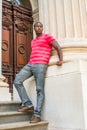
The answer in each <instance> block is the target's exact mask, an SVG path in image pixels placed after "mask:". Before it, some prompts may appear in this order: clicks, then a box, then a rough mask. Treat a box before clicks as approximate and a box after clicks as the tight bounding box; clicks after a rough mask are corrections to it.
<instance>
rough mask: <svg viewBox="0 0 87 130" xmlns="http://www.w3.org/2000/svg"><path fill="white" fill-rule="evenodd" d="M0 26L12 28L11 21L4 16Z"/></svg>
mask: <svg viewBox="0 0 87 130" xmlns="http://www.w3.org/2000/svg"><path fill="white" fill-rule="evenodd" d="M2 25H3V26H5V27H11V26H12V20H11V19H9V18H7V17H6V16H3V18H2Z"/></svg>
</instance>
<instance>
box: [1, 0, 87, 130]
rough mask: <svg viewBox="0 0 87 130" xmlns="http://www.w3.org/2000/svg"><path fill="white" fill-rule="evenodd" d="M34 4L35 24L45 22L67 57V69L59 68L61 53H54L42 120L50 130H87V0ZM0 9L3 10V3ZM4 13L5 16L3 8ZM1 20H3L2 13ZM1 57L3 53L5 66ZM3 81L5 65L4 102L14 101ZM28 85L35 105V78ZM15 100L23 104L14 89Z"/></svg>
mask: <svg viewBox="0 0 87 130" xmlns="http://www.w3.org/2000/svg"><path fill="white" fill-rule="evenodd" d="M30 2H31V5H32V10H33V19H34V21H38V20H39V21H41V22H42V23H43V25H44V33H49V34H51V35H53V36H54V37H55V38H56V39H57V40H58V42H59V44H60V46H61V47H62V50H63V55H64V63H63V66H62V67H58V66H56V61H57V60H58V57H57V53H56V51H55V50H54V49H53V51H52V56H51V59H50V63H49V67H48V70H47V73H46V78H45V102H44V106H43V110H42V118H43V119H45V120H48V121H49V130H78V129H79V130H86V129H87V0H30ZM0 7H2V2H1V1H0ZM0 10H1V11H0V12H2V8H0ZM0 17H1V19H2V14H1V13H0ZM0 28H2V21H0ZM0 30H1V29H0ZM33 35H34V36H35V34H33ZM1 41H2V32H1V33H0V42H1ZM0 46H2V45H1V44H0ZM1 57H2V50H1V49H0V60H1V63H2V59H1ZM3 80H4V77H3V76H2V64H0V86H1V88H0V89H1V92H0V94H1V95H0V97H1V99H0V100H2V97H3V100H5V101H6V100H11V95H10V94H9V92H8V88H7V86H8V84H6V83H5V82H3ZM24 84H25V86H26V90H27V92H28V94H29V96H30V97H31V99H32V101H33V103H34V104H35V102H36V101H35V96H36V93H35V82H34V78H33V77H31V78H30V79H28V80H27V81H25V82H24ZM4 86H6V87H4ZM3 95H5V96H3ZM13 100H16V101H20V99H19V97H18V94H17V92H16V90H15V89H13Z"/></svg>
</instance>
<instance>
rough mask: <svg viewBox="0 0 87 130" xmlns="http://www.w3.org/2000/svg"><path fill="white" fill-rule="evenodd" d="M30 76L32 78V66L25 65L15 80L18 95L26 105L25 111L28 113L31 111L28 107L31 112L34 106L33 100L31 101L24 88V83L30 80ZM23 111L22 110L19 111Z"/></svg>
mask: <svg viewBox="0 0 87 130" xmlns="http://www.w3.org/2000/svg"><path fill="white" fill-rule="evenodd" d="M30 76H32V71H31V66H30V65H29V64H27V65H25V66H24V67H23V69H22V70H21V71H20V72H19V73H18V74H17V75H16V78H15V80H14V85H15V87H16V89H17V91H18V94H19V96H20V98H21V101H22V104H24V109H23V111H26V110H27V109H29V108H28V107H27V106H29V107H30V109H31V111H32V109H33V105H32V102H31V100H30V99H29V97H28V95H27V93H26V90H25V88H24V85H23V82H24V81H25V80H26V79H28V78H29V77H30ZM19 111H21V109H19Z"/></svg>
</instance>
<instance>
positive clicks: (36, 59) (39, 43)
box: [14, 22, 63, 123]
mask: <svg viewBox="0 0 87 130" xmlns="http://www.w3.org/2000/svg"><path fill="white" fill-rule="evenodd" d="M34 30H35V33H36V38H35V39H33V40H32V42H31V48H32V52H31V56H30V60H29V63H28V64H27V65H25V66H24V67H23V69H22V70H21V71H20V72H19V73H18V74H17V76H16V78H15V80H14V85H15V87H16V89H17V91H18V94H19V96H20V98H21V101H22V104H24V105H23V106H22V107H21V108H20V109H19V110H18V111H20V112H27V111H30V112H33V117H32V118H31V121H30V123H37V122H40V121H41V109H42V104H43V101H44V79H45V74H46V70H47V66H48V63H49V59H50V56H51V51H52V46H53V47H54V48H55V49H56V50H57V54H58V57H59V61H58V62H57V63H56V64H57V65H59V66H61V65H62V63H63V54H62V51H61V48H60V46H59V44H58V42H57V41H56V39H55V38H53V37H52V36H51V35H49V34H43V33H42V32H43V24H42V23H41V22H36V23H35V24H34ZM32 75H34V78H35V82H36V91H37V104H36V108H35V109H34V106H33V104H32V102H31V100H30V99H29V97H28V95H27V93H26V91H25V88H24V86H23V82H24V81H25V80H26V79H28V78H29V77H30V76H32Z"/></svg>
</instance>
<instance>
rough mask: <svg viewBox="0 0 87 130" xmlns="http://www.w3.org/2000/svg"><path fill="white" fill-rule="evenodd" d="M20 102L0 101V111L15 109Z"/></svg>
mask: <svg viewBox="0 0 87 130" xmlns="http://www.w3.org/2000/svg"><path fill="white" fill-rule="evenodd" d="M20 104H21V103H20V102H15V101H8V102H0V112H7V111H17V110H18V108H19V107H20Z"/></svg>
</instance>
